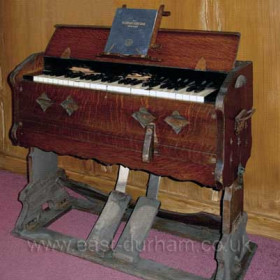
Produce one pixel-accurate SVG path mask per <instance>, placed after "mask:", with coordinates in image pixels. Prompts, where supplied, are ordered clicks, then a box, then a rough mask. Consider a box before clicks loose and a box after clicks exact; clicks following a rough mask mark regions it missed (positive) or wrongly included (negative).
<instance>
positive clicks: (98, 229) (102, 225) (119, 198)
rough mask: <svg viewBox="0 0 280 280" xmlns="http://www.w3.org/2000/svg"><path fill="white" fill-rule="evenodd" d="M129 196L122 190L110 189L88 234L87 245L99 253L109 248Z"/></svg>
mask: <svg viewBox="0 0 280 280" xmlns="http://www.w3.org/2000/svg"><path fill="white" fill-rule="evenodd" d="M130 200H131V197H130V196H129V195H127V194H125V193H123V192H119V191H112V192H111V193H110V195H109V198H108V201H107V203H106V204H105V206H104V208H103V210H102V212H101V214H100V216H99V218H98V220H97V222H96V224H95V225H94V227H93V229H92V231H91V233H90V234H89V236H88V239H87V244H88V247H89V246H90V248H94V250H95V251H96V252H97V253H99V254H104V253H105V252H107V251H108V250H110V246H111V243H112V240H113V238H114V236H115V234H116V231H117V229H118V228H119V225H120V223H121V220H122V217H123V215H124V213H125V210H126V209H127V207H128V203H129V202H130Z"/></svg>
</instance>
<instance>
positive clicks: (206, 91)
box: [196, 88, 216, 102]
mask: <svg viewBox="0 0 280 280" xmlns="http://www.w3.org/2000/svg"><path fill="white" fill-rule="evenodd" d="M215 90H216V89H215V88H206V89H204V90H202V91H200V92H198V93H197V95H196V97H197V100H196V101H197V102H204V100H205V97H206V96H207V95H209V94H211V93H212V92H214V91H215Z"/></svg>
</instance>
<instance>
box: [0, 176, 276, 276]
mask: <svg viewBox="0 0 280 280" xmlns="http://www.w3.org/2000/svg"><path fill="white" fill-rule="evenodd" d="M25 184H26V179H25V178H24V177H23V176H21V175H17V174H13V173H10V172H7V171H0V220H1V227H0V280H19V279H20V280H26V279H29V280H30V279H36V280H45V279H46V280H47V279H48V280H49V279H52V280H64V279H65V280H66V279H67V280H71V279H73V280H74V279H75V280H89V279H90V280H95V279H103V280H107V279H110V280H114V279H115V280H117V279H122V280H133V279H134V280H135V279H138V278H136V277H133V276H129V275H126V274H124V273H121V272H118V271H115V270H112V269H109V268H106V267H103V266H100V265H97V264H94V263H90V262H88V261H85V260H82V259H79V258H76V257H73V256H69V255H66V254H63V253H59V252H57V251H54V250H51V249H47V248H44V247H42V246H35V245H34V244H33V243H30V242H27V241H24V240H22V239H18V238H15V237H13V236H12V235H11V234H10V232H11V230H12V229H13V227H14V224H15V221H16V219H17V216H18V214H19V212H20V209H21V204H20V202H18V200H17V197H18V193H19V191H20V190H21V189H22V188H23V187H24V185H25ZM95 220H96V217H95V216H92V215H90V214H87V213H83V212H79V211H71V212H70V213H68V214H67V215H65V216H64V217H63V218H62V219H60V220H59V221H57V222H56V223H54V224H53V225H52V226H51V228H52V229H55V230H57V231H60V232H63V233H68V234H71V235H73V236H75V237H83V238H85V237H86V236H87V234H88V233H89V231H90V230H91V227H92V225H93V223H94V221H95ZM250 238H251V240H252V241H254V242H256V243H257V244H258V250H257V253H256V255H255V256H254V258H253V261H252V264H251V266H250V268H249V270H248V272H247V274H246V277H245V280H279V279H280V267H279V265H280V242H277V241H275V240H270V239H267V238H263V237H259V236H252V235H251V236H250ZM145 246H146V247H145V251H144V252H143V253H142V257H144V258H149V259H153V260H155V261H157V262H160V263H163V264H166V265H169V266H171V267H174V268H180V269H182V270H186V271H189V272H191V273H195V274H198V275H201V276H204V277H210V276H211V274H212V273H213V271H214V269H215V261H214V259H213V256H214V249H213V248H212V247H211V246H206V245H204V246H202V245H201V243H198V242H192V241H189V240H186V239H183V238H179V237H175V236H172V235H169V234H165V233H160V232H158V231H155V230H153V231H152V232H151V233H150V235H149V238H148V240H147V242H146V244H145Z"/></svg>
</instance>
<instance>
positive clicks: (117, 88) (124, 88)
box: [107, 82, 131, 94]
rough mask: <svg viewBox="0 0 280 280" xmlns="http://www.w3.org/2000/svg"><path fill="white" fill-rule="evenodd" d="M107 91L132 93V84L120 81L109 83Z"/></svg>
mask: <svg viewBox="0 0 280 280" xmlns="http://www.w3.org/2000/svg"><path fill="white" fill-rule="evenodd" d="M107 91H110V92H119V93H126V94H130V93H131V85H124V84H119V83H118V82H114V83H108V86H107Z"/></svg>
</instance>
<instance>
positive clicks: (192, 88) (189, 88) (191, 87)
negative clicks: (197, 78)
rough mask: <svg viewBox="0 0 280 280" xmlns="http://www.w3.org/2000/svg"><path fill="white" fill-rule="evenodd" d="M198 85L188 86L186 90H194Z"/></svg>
mask: <svg viewBox="0 0 280 280" xmlns="http://www.w3.org/2000/svg"><path fill="white" fill-rule="evenodd" d="M196 88H197V87H196V85H194V86H190V87H188V88H187V89H186V91H187V92H191V91H193V90H196Z"/></svg>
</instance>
